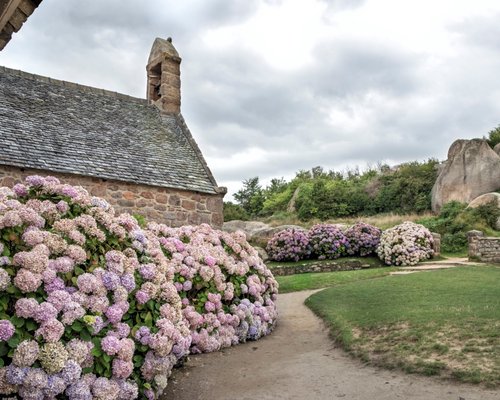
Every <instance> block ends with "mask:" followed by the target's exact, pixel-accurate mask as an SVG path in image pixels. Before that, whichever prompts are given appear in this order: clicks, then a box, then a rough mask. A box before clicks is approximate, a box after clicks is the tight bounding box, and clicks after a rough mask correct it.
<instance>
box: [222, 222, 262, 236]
mask: <svg viewBox="0 0 500 400" xmlns="http://www.w3.org/2000/svg"><path fill="white" fill-rule="evenodd" d="M267 228H269V225H267V224H265V223H264V222H258V221H240V220H233V221H228V222H224V224H223V225H222V230H223V231H226V232H236V231H242V232H244V233H245V235H246V236H247V239H248V238H249V237H251V236H252V235H253V233H255V232H256V231H258V230H261V229H267Z"/></svg>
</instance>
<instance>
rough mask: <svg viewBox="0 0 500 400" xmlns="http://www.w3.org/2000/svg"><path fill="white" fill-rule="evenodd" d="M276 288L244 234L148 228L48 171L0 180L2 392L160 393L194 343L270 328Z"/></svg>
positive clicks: (205, 347)
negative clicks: (4, 184) (8, 182)
mask: <svg viewBox="0 0 500 400" xmlns="http://www.w3.org/2000/svg"><path fill="white" fill-rule="evenodd" d="M216 237H218V238H219V241H218V242H217V240H216V239H215V238H216ZM204 246H205V247H206V248H205V247H204ZM228 271H232V272H233V274H232V275H231V274H230V273H228ZM231 293H232V297H231ZM276 293H277V284H276V281H275V280H274V278H272V275H271V274H270V273H269V271H268V270H267V269H266V268H265V267H264V266H263V264H262V261H260V259H259V258H258V257H256V254H255V252H254V251H253V249H252V248H251V247H249V246H248V244H247V243H246V242H245V241H244V240H243V239H241V238H240V237H239V236H231V235H229V234H227V236H226V235H225V234H222V233H217V232H216V231H213V230H212V229H211V228H210V227H208V226H202V227H199V228H180V229H177V230H172V229H171V228H166V227H163V226H160V225H154V224H152V226H151V229H141V228H140V227H139V225H138V224H137V221H136V220H135V219H134V218H133V217H131V216H130V215H128V214H122V215H119V216H116V215H115V214H114V210H113V209H112V208H111V207H110V206H109V205H108V203H107V202H105V201H104V200H102V199H99V198H96V197H91V196H89V195H88V193H87V192H86V191H85V190H84V189H82V188H75V187H72V186H69V185H64V184H61V183H60V182H59V181H58V180H57V179H55V178H52V177H47V178H42V177H38V176H33V177H28V178H27V179H26V183H25V184H18V185H15V186H14V187H13V188H12V190H11V189H8V188H0V394H1V395H2V396H3V397H5V396H9V395H12V396H19V397H21V398H26V399H40V400H42V399H55V398H61V397H64V398H68V399H78V400H80V399H89V400H90V399H103V400H104V399H117V400H118V399H134V398H138V397H140V398H147V399H154V398H157V397H158V396H159V395H160V394H161V393H162V391H163V389H164V388H165V387H166V385H167V378H168V376H169V374H170V371H171V369H172V368H173V366H174V365H175V364H176V363H177V362H178V360H179V359H181V358H182V357H184V356H185V355H187V354H188V352H189V351H190V348H191V349H192V350H193V351H194V352H199V351H212V350H217V349H218V348H220V347H223V346H226V345H230V344H235V343H237V342H239V341H244V340H246V339H247V338H250V339H255V338H258V337H259V336H261V335H264V334H266V333H268V332H270V330H271V329H272V327H273V326H274V323H275V320H276V308H275V306H274V303H273V301H274V299H275V298H276ZM191 296H192V297H191ZM215 342H216V343H215ZM13 398H16V397H13Z"/></svg>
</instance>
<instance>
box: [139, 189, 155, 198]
mask: <svg viewBox="0 0 500 400" xmlns="http://www.w3.org/2000/svg"><path fill="white" fill-rule="evenodd" d="M141 197H143V198H145V199H148V200H150V199H154V197H155V196H154V194H153V193H152V192H148V191H144V192H141Z"/></svg>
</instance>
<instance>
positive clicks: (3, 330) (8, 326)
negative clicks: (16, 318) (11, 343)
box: [0, 319, 16, 341]
mask: <svg viewBox="0 0 500 400" xmlns="http://www.w3.org/2000/svg"><path fill="white" fill-rule="evenodd" d="M15 331H16V328H15V327H14V325H12V322H10V321H9V320H6V319H2V320H0V341H7V340H9V339H10V338H11V337H12V335H14V332H15Z"/></svg>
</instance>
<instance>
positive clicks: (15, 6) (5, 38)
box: [0, 0, 42, 50]
mask: <svg viewBox="0 0 500 400" xmlns="http://www.w3.org/2000/svg"><path fill="white" fill-rule="evenodd" d="M41 2H42V0H0V50H3V48H4V47H5V46H6V45H7V43H9V41H10V39H11V37H12V34H13V33H15V32H17V31H19V29H21V26H23V24H24V23H25V22H26V20H27V19H28V17H29V16H30V15H31V14H32V13H33V11H35V8H37V7H38V5H39V4H40V3H41Z"/></svg>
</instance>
